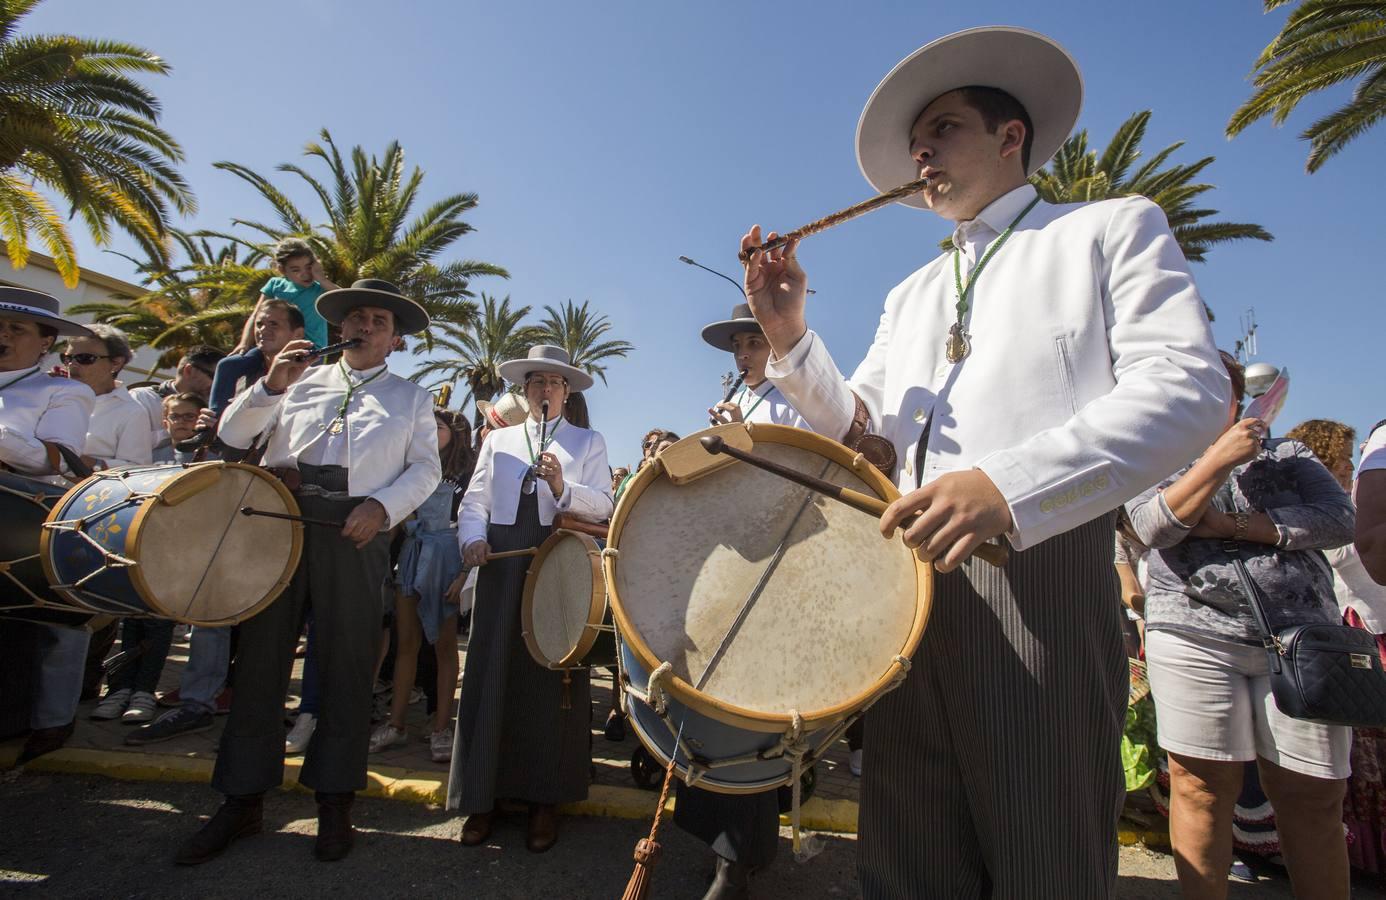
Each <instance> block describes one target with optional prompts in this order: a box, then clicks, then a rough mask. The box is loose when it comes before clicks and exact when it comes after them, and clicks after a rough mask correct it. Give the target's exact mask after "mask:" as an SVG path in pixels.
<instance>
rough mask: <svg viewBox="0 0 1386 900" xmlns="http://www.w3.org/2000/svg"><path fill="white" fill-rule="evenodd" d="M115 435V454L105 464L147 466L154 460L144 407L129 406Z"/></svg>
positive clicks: (151, 438)
mask: <svg viewBox="0 0 1386 900" xmlns="http://www.w3.org/2000/svg"><path fill="white" fill-rule="evenodd" d="M137 402H138V401H137ZM115 437H116V447H115V456H112V457H111V458H110V459H108V460H106V461H105V462H106V465H108V466H147V465H149V464H150V463H152V462H153V461H154V440H153V436H152V435H151V434H150V433H149V417H148V415H147V414H146V413H145V411H144V407H142V406H141V407H139V408H138V410H137V409H135V408H133V407H132V408H130V410H129V414H128V415H126V416H125V418H124V419H123V420H122V421H121V422H120V424H118V425H117V426H116V436H115Z"/></svg>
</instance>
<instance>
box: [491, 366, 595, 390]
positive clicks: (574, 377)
mask: <svg viewBox="0 0 1386 900" xmlns="http://www.w3.org/2000/svg"><path fill="white" fill-rule="evenodd" d="M496 368H497V370H499V372H500V376H501V377H502V378H504V379H505V380H506V381H508V382H510V383H511V384H524V383H525V376H527V375H528V374H529V373H531V372H552V373H554V374H555V375H562V376H563V377H564V378H566V379H568V388H569V390H574V391H585V390H587V389H588V388H590V387H591V386H592V384H593V382H592V376H591V375H588V374H587V373H586V372H584V371H582V370H581V369H579V368H576V367H574V366H566V365H564V364H563V363H560V362H552V361H550V360H545V359H508V360H506V361H505V362H503V363H501V364H500V365H499V366H497V367H496Z"/></svg>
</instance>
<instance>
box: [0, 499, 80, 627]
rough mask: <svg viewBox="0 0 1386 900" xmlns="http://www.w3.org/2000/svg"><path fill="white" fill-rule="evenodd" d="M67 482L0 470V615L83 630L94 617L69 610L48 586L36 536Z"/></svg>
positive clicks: (6, 617)
mask: <svg viewBox="0 0 1386 900" xmlns="http://www.w3.org/2000/svg"><path fill="white" fill-rule="evenodd" d="M66 493H67V486H66V485H55V484H49V483H47V482H45V481H37V480H35V479H33V478H25V477H24V476H23V475H16V474H14V473H13V472H0V618H4V619H23V620H25V621H30V622H46V623H49V624H53V625H67V626H70V627H73V628H82V627H84V626H87V625H89V624H90V623H91V621H92V619H93V618H95V617H94V616H93V614H92V613H91V612H89V611H86V610H78V609H74V608H72V606H71V604H69V603H67V602H66V601H65V600H64V599H63V598H62V597H59V596H58V595H57V594H56V593H54V591H53V589H52V588H50V587H49V586H48V579H47V578H45V577H44V574H43V564H42V562H40V558H39V537H40V535H41V534H42V533H43V523H44V520H45V519H47V518H48V513H49V512H50V511H51V510H52V509H53V505H54V504H56V503H57V502H58V500H60V499H61V498H62V496H63V495H64V494H66Z"/></svg>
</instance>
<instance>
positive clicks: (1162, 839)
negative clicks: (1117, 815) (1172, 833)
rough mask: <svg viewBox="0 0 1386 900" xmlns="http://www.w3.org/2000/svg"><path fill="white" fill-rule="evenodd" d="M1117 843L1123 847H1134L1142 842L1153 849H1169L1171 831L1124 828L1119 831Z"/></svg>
mask: <svg viewBox="0 0 1386 900" xmlns="http://www.w3.org/2000/svg"><path fill="white" fill-rule="evenodd" d="M1117 843H1118V844H1120V845H1121V846H1123V847H1134V846H1136V845H1137V844H1142V845H1144V846H1146V847H1149V848H1150V849H1151V850H1168V849H1169V832H1167V831H1136V830H1134V829H1130V828H1122V829H1119V830H1118V831H1117Z"/></svg>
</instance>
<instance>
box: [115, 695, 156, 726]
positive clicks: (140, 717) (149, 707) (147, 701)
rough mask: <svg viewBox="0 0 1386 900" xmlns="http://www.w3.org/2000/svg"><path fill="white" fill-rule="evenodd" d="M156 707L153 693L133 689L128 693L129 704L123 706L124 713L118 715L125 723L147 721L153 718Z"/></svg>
mask: <svg viewBox="0 0 1386 900" xmlns="http://www.w3.org/2000/svg"><path fill="white" fill-rule="evenodd" d="M157 708H158V703H157V702H156V701H155V700H154V695H153V694H151V693H149V692H148V691H135V692H134V693H133V694H131V695H130V705H129V706H127V707H126V708H125V714H124V715H122V716H121V717H120V721H122V722H124V723H125V724H127V725H138V724H139V723H141V722H149V721H151V720H153V718H154V713H155V711H156V710H157Z"/></svg>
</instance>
